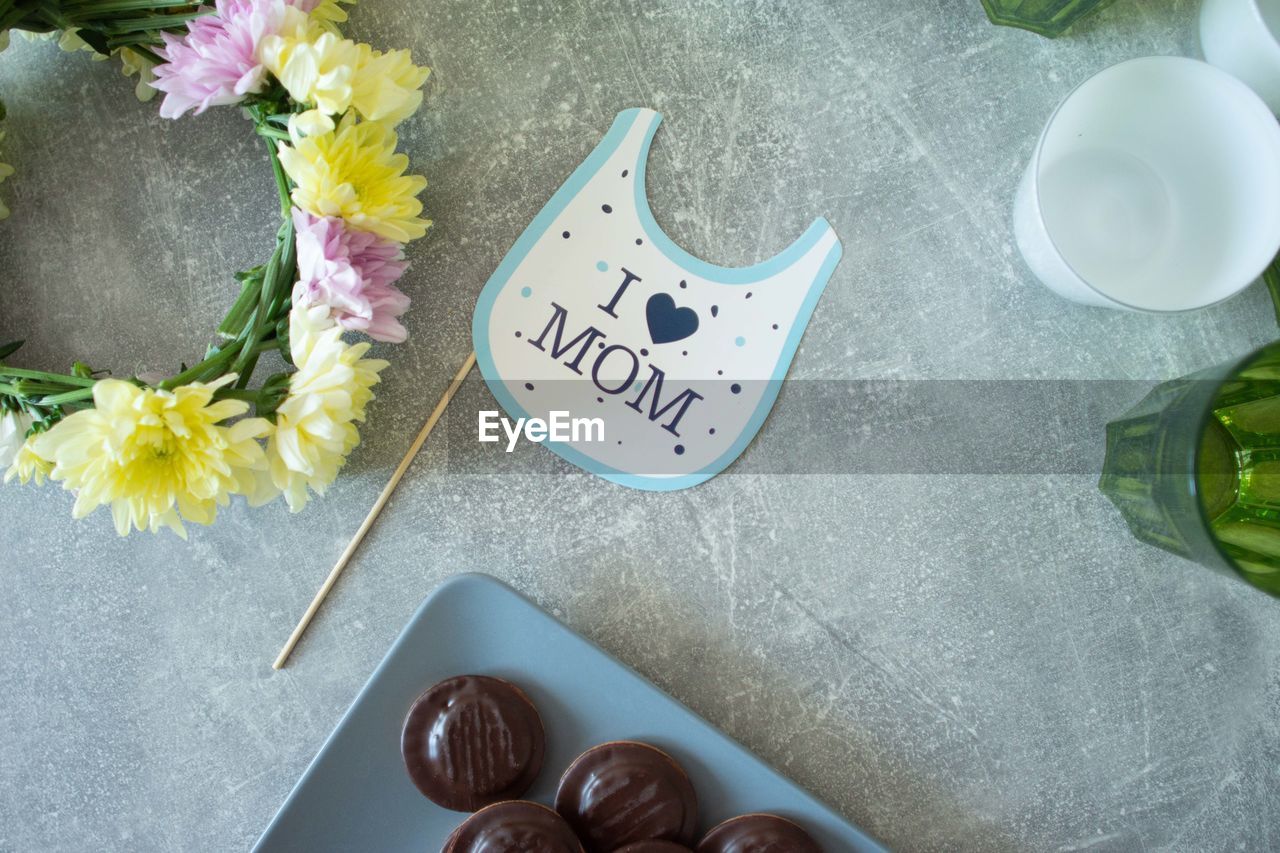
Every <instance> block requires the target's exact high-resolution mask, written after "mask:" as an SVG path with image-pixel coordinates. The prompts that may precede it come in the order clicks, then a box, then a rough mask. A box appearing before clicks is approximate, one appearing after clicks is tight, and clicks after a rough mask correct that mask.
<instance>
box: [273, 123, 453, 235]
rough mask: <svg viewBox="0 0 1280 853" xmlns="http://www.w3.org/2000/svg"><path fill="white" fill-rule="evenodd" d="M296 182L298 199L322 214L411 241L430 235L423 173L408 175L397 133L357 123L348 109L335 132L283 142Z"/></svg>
mask: <svg viewBox="0 0 1280 853" xmlns="http://www.w3.org/2000/svg"><path fill="white" fill-rule="evenodd" d="M279 154H280V163H281V165H283V166H284V169H285V171H286V172H287V173H288V174H289V177H290V178H291V179H292V180H293V182H294V184H295V186H294V188H293V203H294V204H296V205H297V206H298V207H300V208H302V209H303V210H305V211H307V212H308V213H312V214H314V215H316V216H338V217H341V218H342V219H345V220H346V221H347V224H348V225H350V226H351V227H353V228H357V229H359V230H362V231H372V232H373V233H375V234H377V235H378V236H380V237H385V238H386V239H388V240H394V241H396V242H397V243H407V242H408V241H410V240H416V239H417V238H419V237H421V236H422V235H423V234H425V233H427V227H428V226H429V225H430V224H431V223H430V222H428V221H427V220H425V219H422V218H421V217H420V216H419V214H420V213H422V202H420V201H418V199H417V198H416V196H417V195H418V193H420V192H422V191H423V189H425V188H426V186H427V179H426V178H424V177H422V176H421V175H405V174H404V171H405V169H407V168H408V167H409V158H408V157H406V156H405V155H403V154H397V153H396V135H395V132H394V131H392V130H391V129H390V128H388V127H387V126H386V125H384V124H382V123H381V122H376V121H366V122H359V123H357V122H356V120H355V117H354V116H352V115H351V114H350V113H348V114H347V115H346V116H345V117H344V118H343V119H342V121H341V122H340V123H339V125H338V127H337V128H336V129H335V130H334V131H332V132H331V133H322V134H319V135H317V136H308V137H306V138H299V139H295V140H294V143H293V145H292V146H289V145H286V144H285V143H283V142H281V143H280V144H279Z"/></svg>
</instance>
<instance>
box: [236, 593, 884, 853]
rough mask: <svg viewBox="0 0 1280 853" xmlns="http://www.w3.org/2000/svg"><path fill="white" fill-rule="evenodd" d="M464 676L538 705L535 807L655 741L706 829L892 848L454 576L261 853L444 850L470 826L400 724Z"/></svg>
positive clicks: (516, 604)
mask: <svg viewBox="0 0 1280 853" xmlns="http://www.w3.org/2000/svg"><path fill="white" fill-rule="evenodd" d="M464 673H478V674H484V675H494V676H497V677H499V678H506V679H509V680H510V681H512V682H514V683H515V684H517V685H519V686H520V687H521V688H522V689H524V690H525V692H527V693H528V694H529V696H530V698H531V699H533V702H534V704H535V705H537V707H538V710H539V712H540V713H541V715H542V720H543V723H544V725H545V726H546V729H547V751H546V758H545V761H544V763H543V770H542V773H541V775H540V776H539V778H538V781H537V784H535V785H534V787H533V789H532V790H531V791H530V792H529V793H528V794H527V795H526V796H527V798H528V799H532V800H537V801H539V802H542V803H548V804H549V803H551V802H552V800H553V798H554V796H555V789H556V783H557V781H558V780H559V776H560V773H561V772H563V770H564V769H565V768H566V767H568V766H569V763H570V762H571V761H573V759H574V758H576V757H577V756H578V755H579V754H580V753H581V752H582V751H583V750H585V749H587V748H588V747H590V746H594V745H595V744H598V743H603V742H605V741H609V740H618V739H631V740H641V741H646V742H648V743H652V744H654V745H655V746H657V747H659V748H661V749H664V750H666V751H667V752H668V753H670V754H671V755H672V756H674V757H675V758H676V760H678V761H679V762H680V763H681V764H682V765H683V766H684V768H685V769H686V770H687V771H688V773H689V776H690V777H691V778H692V780H693V784H694V787H695V788H696V789H697V792H698V799H699V811H700V813H701V819H702V824H703V829H706V828H709V827H710V826H711V825H712V824H714V823H717V822H718V821H721V820H723V819H725V818H728V817H732V816H733V815H737V814H743V813H746V812H752V811H771V812H775V813H777V814H781V815H784V816H786V817H790V818H792V819H793V820H796V821H797V822H799V823H801V824H802V825H803V826H804V827H805V828H807V829H808V830H809V831H810V833H811V834H812V835H813V836H814V837H815V838H816V839H817V840H818V841H819V842H820V843H821V844H822V846H823V848H824V849H826V850H827V851H841V850H853V851H882V850H883V849H884V848H882V847H881V846H880V845H879V844H877V843H876V842H875V841H873V840H871V838H869V837H868V836H867V835H865V834H864V833H862V832H861V831H859V830H857V829H855V828H854V827H852V826H850V825H849V823H848V822H846V821H845V820H843V819H842V818H841V817H840V816H839V815H837V814H835V813H834V812H833V811H831V809H829V808H828V807H826V806H824V805H823V804H822V803H820V802H818V801H817V800H815V799H814V798H813V797H811V796H809V795H808V794H806V793H805V792H804V791H802V790H800V789H799V788H798V787H796V786H795V785H794V784H792V783H791V782H789V781H788V780H787V779H785V778H784V777H783V776H782V775H780V774H779V773H777V772H776V771H775V770H773V769H771V768H770V767H768V766H766V765H765V764H764V762H762V761H761V760H760V759H758V758H756V757H755V756H754V755H752V754H751V753H749V752H747V751H746V750H745V749H744V748H743V747H742V746H740V745H739V744H737V743H736V742H734V741H732V740H730V739H729V738H728V737H727V736H726V735H724V734H723V733H721V732H720V731H718V730H717V729H715V728H714V727H712V726H711V725H710V724H709V723H707V722H706V721H705V720H703V719H702V718H701V717H698V716H697V715H696V714H694V713H693V712H692V711H690V710H689V709H688V708H686V707H684V706H683V705H681V704H680V703H679V702H676V701H675V700H674V699H672V698H671V697H669V696H667V695H666V694H665V693H663V692H662V691H660V690H659V689H658V688H656V687H655V686H653V685H652V684H650V683H649V682H648V681H646V680H645V679H643V678H641V677H640V676H639V675H637V674H636V673H635V672H633V671H632V670H630V669H628V668H627V667H626V666H624V665H623V664H621V663H619V662H618V661H616V660H614V659H613V658H611V657H610V656H609V655H607V654H605V653H604V652H603V651H601V650H600V649H598V648H596V647H595V646H594V645H592V644H591V643H589V642H587V641H586V640H584V639H583V638H582V637H579V636H578V635H577V634H575V633H573V632H572V631H570V630H569V629H568V628H566V627H565V626H564V625H562V624H560V623H559V622H557V621H556V620H555V619H554V618H552V617H551V616H550V615H549V614H548V613H546V612H545V611H543V610H541V609H540V608H539V607H538V606H537V605H535V604H533V603H532V602H530V601H529V600H527V599H526V598H524V597H523V596H521V595H520V594H519V593H517V592H516V591H515V590H513V589H511V588H510V587H508V586H506V585H505V584H503V583H501V582H500V581H498V580H495V579H494V578H491V577H489V576H488V575H474V574H473V575H459V576H457V577H454V578H451V579H450V580H448V581H446V582H444V583H443V584H441V585H440V586H439V587H438V588H437V589H436V590H435V591H434V592H433V593H432V594H431V595H430V596H429V597H428V598H427V600H426V601H425V602H423V604H422V606H421V607H420V608H419V609H418V612H417V613H415V614H414V616H413V618H412V619H411V620H409V624H408V625H407V626H405V629H404V631H403V632H401V634H400V637H399V638H398V639H397V640H396V642H395V645H393V646H392V647H391V651H389V652H387V656H386V657H385V658H383V659H382V663H381V664H379V665H378V668H377V670H376V671H375V672H374V673H373V676H372V677H370V679H369V681H368V683H367V684H365V686H364V689H363V690H361V691H360V695H359V696H357V697H356V701H355V702H354V703H352V705H351V708H350V709H348V710H347V713H346V715H345V716H344V717H343V718H342V721H341V722H339V723H338V727H337V728H335V729H334V730H333V733H332V734H331V735H329V739H328V740H327V741H325V744H324V746H323V747H321V748H320V754H319V755H317V756H316V757H315V760H313V761H312V762H311V766H310V767H308V768H307V770H306V772H305V773H303V774H302V778H301V779H299V780H298V784H297V785H295V786H294V788H293V791H292V792H291V793H290V794H289V798H288V799H287V800H285V803H284V805H283V806H281V807H280V811H279V812H277V813H276V816H275V818H273V819H272V821H271V825H270V826H268V827H267V830H266V832H264V833H263V834H262V837H261V838H259V839H258V843H257V845H256V846H255V847H254V850H255V851H259V853H268V852H269V851H272V852H274V851H308V853H317V851H327V850H334V851H338V850H341V851H401V850H403V851H414V853H424V851H435V850H439V849H440V846H441V844H443V843H444V840H445V838H446V837H447V836H448V835H449V833H450V832H452V831H453V829H454V827H456V826H457V825H458V823H459V822H460V821H461V820H462V818H463V817H465V815H462V814H459V813H457V812H451V811H447V810H445V809H442V808H440V807H439V806H436V805H435V804H433V803H431V802H430V801H429V800H427V799H426V798H425V797H423V796H422V795H421V794H420V793H418V790H417V788H415V787H414V786H413V783H412V782H410V781H409V777H408V775H407V774H406V773H405V769H404V764H403V763H402V761H401V758H400V727H401V725H402V723H403V722H404V716H405V713H406V712H407V711H408V710H409V706H410V705H411V704H412V703H413V700H414V699H416V698H417V697H418V695H419V694H420V693H421V692H422V691H423V690H425V689H426V688H427V687H430V686H431V685H432V684H434V683H435V682H437V681H440V680H441V679H444V678H447V677H449V676H452V675H461V674H464Z"/></svg>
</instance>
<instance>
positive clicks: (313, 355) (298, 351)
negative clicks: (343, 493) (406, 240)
mask: <svg viewBox="0 0 1280 853" xmlns="http://www.w3.org/2000/svg"><path fill="white" fill-rule="evenodd" d="M289 349H290V353H291V355H292V356H293V363H294V364H295V365H297V367H298V370H297V371H296V372H295V373H294V374H293V375H292V376H291V377H289V396H288V397H286V398H285V400H284V402H283V403H281V404H280V406H279V407H278V408H277V409H276V428H275V430H274V431H273V432H272V433H271V438H270V441H269V442H268V444H267V459H268V462H269V465H270V475H271V483H272V485H273V486H274V487H275V488H276V489H278V490H279V491H280V492H283V493H284V499H285V501H287V502H288V504H289V509H290V510H292V511H294V512H298V511H299V510H301V509H302V508H303V507H305V506H306V505H307V501H308V500H309V498H310V495H309V494H308V489H309V490H310V491H312V492H315V493H316V494H317V495H323V494H324V493H325V490H326V489H327V488H328V487H329V485H330V484H332V483H333V481H334V480H335V479H336V478H337V476H338V471H339V470H341V468H342V466H343V465H344V464H345V463H346V461H347V454H349V453H350V452H351V451H352V450H353V449H354V448H355V447H356V445H358V444H359V443H360V431H359V429H357V427H356V423H357V422H359V423H363V422H364V416H365V407H366V406H367V405H368V403H369V401H370V400H372V399H373V391H372V388H373V386H374V385H376V384H377V383H378V381H379V378H378V374H379V373H380V372H381V371H382V370H383V369H384V368H385V367H386V366H387V362H385V361H382V360H381V359H372V358H364V357H363V356H364V354H365V353H366V352H367V351H368V350H369V344H368V343H358V344H348V343H346V342H345V341H343V340H342V329H341V328H340V327H339V326H337V325H336V324H335V323H334V322H333V321H332V320H331V319H330V318H329V309H328V308H327V307H326V306H324V305H316V306H313V307H311V308H308V309H304V308H302V307H297V308H295V309H294V310H293V311H292V312H290V314H289ZM264 497H266V494H264V493H263V492H261V491H260V492H259V494H258V495H256V496H255V499H256V500H257V501H258V502H261V500H262V498H264Z"/></svg>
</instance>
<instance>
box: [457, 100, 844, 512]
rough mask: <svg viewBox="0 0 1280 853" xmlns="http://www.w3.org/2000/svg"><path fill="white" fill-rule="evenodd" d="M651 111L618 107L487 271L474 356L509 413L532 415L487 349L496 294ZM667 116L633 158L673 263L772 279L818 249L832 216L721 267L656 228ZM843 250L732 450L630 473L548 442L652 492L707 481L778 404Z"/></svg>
mask: <svg viewBox="0 0 1280 853" xmlns="http://www.w3.org/2000/svg"><path fill="white" fill-rule="evenodd" d="M645 112H647V111H646V110H641V109H638V108H632V109H629V110H624V111H622V112H621V113H619V114H618V117H617V118H615V119H614V121H613V126H612V127H610V128H609V132H608V133H607V134H606V135H605V137H604V139H602V140H601V141H600V144H599V145H597V146H596V149H595V150H594V151H592V152H591V154H590V156H588V157H587V159H586V160H584V161H583V162H582V164H581V165H579V166H578V168H576V169H574V170H573V174H571V175H570V176H569V178H568V180H566V181H565V182H564V184H563V185H562V186H561V187H560V189H558V190H556V192H555V195H553V196H551V199H550V200H549V201H548V202H547V203H546V205H544V206H543V208H542V210H540V211H539V212H538V215H537V216H535V217H534V219H533V221H532V222H530V223H529V226H528V227H527V228H525V230H524V233H522V234H521V235H520V237H519V239H517V240H516V242H515V245H513V246H512V247H511V249H510V251H508V252H507V254H506V257H504V258H503V259H502V263H500V264H499V265H498V268H497V269H496V270H494V272H493V275H491V276H490V277H489V280H488V281H487V282H485V285H484V287H483V288H482V289H481V291H480V297H479V299H478V300H477V301H476V310H475V313H474V315H472V319H471V338H472V342H473V344H474V346H475V350H476V363H477V364H479V366H480V374H481V376H483V377H484V381H485V384H486V385H488V386H489V391H490V392H491V393H492V394H493V396H494V397H495V398H497V400H498V403H499V404H501V405H502V408H503V409H505V410H506V411H507V414H508V415H513V416H515V417H517V418H528V417H530V415H529V413H528V412H526V411H525V410H524V407H523V406H521V405H520V403H519V402H518V401H517V400H516V398H515V396H514V395H513V394H512V393H511V392H510V390H508V389H507V386H506V383H505V382H504V381H503V380H502V377H501V376H499V375H498V370H497V367H496V365H495V364H494V361H493V353H492V351H491V350H490V348H489V319H490V317H491V315H492V314H493V304H494V302H495V301H497V298H498V294H499V293H501V292H502V289H503V288H504V287H505V286H506V285H507V283H508V282H510V280H511V277H512V275H514V273H515V271H516V269H517V268H519V266H520V264H521V263H522V262H523V261H524V259H525V257H526V256H527V255H528V254H529V252H530V251H531V250H532V249H533V247H534V246H535V245H536V244H537V242H538V240H540V239H541V238H542V236H543V235H544V234H546V233H547V231H548V230H549V229H550V228H551V225H552V223H554V222H555V220H556V218H557V217H559V216H560V214H561V213H562V212H563V211H564V209H565V208H566V207H567V206H568V204H569V202H570V201H571V200H573V199H574V198H576V197H577V195H578V193H579V192H580V191H581V190H582V188H583V187H585V186H586V184H587V182H588V181H590V180H591V178H593V177H594V176H595V175H596V173H597V172H599V171H600V169H601V168H602V167H603V166H604V164H605V163H606V162H607V161H608V160H609V158H610V157H612V156H613V155H614V154H615V153H616V152H617V150H618V148H619V147H620V146H621V145H622V143H623V141H624V140H625V139H626V138H627V134H628V133H629V132H630V130H631V128H632V127H634V126H635V124H636V123H637V122H638V121H639V120H640V118H641V117H642V116H643V115H644V114H645ZM661 121H662V115H661V114H660V113H653V118H652V119H651V121H650V126H649V128H648V131H647V133H646V135H645V140H644V143H643V144H642V145H641V147H640V152H639V156H638V158H637V163H636V165H635V168H636V177H635V193H636V210H637V212H638V214H639V217H640V222H641V225H642V226H643V228H644V230H645V233H646V234H648V236H649V239H650V240H651V241H652V242H653V243H654V244H655V245H656V246H657V247H658V248H659V249H660V250H661V251H662V252H663V253H664V254H665V255H666V256H667V257H668V258H669V259H670V260H671V261H672V262H674V263H676V264H677V265H679V266H681V267H684V268H686V269H688V270H689V271H690V272H693V273H694V274H696V275H698V276H699V277H701V278H704V279H706V280H708V281H714V282H716V283H718V284H748V283H752V282H756V281H760V280H761V279H764V278H767V277H769V276H771V275H773V274H774V273H776V272H779V271H781V270H783V269H785V268H786V267H788V266H790V265H791V264H793V263H795V262H796V261H797V260H799V259H800V258H801V257H802V256H803V255H804V253H805V252H807V251H809V250H810V249H812V248H813V246H814V245H815V244H816V243H817V242H818V240H820V239H821V238H822V235H823V234H824V233H825V232H826V231H827V230H828V229H829V228H830V227H831V226H830V225H829V224H828V222H827V220H826V219H822V218H819V219H817V220H815V221H814V223H813V224H812V225H810V226H809V228H808V229H807V230H806V231H805V233H804V234H803V235H802V236H801V237H800V239H798V240H796V241H795V242H794V243H792V244H791V245H790V246H789V247H788V248H787V249H785V250H784V251H783V252H782V253H780V254H778V255H776V256H774V257H773V258H770V259H769V260H766V261H762V262H761V263H759V264H756V265H754V266H750V267H720V266H716V265H714V264H709V263H707V262H706V261H702V260H700V259H698V258H696V257H694V256H693V255H690V254H689V253H688V252H686V251H685V250H684V249H681V248H680V247H679V246H677V245H676V244H675V243H674V242H673V241H672V240H671V239H670V238H669V237H668V236H667V235H666V234H665V233H664V232H663V231H662V229H661V228H659V227H658V223H657V222H656V221H655V220H654V218H653V213H652V211H651V210H650V208H649V201H648V198H647V195H646V193H645V163H646V161H647V160H648V152H649V146H650V144H651V142H652V140H653V136H654V134H655V133H656V132H657V129H658V125H659V124H660V123H661ZM842 252H843V250H842V248H841V245H840V240H839V238H838V237H837V238H836V241H835V243H834V244H833V245H832V247H831V250H830V251H829V252H828V253H827V256H826V258H825V259H824V260H823V262H822V266H821V267H820V268H819V269H818V273H817V275H816V276H815V277H814V279H813V282H812V284H810V286H809V292H808V294H807V295H806V296H805V300H804V302H803V303H802V304H801V306H800V310H799V311H797V312H796V320H795V323H794V324H793V325H792V327H791V331H790V333H789V334H788V336H787V340H786V342H785V343H784V344H783V347H782V353H781V355H779V356H778V361H777V363H776V364H775V365H774V370H773V375H772V376H771V377H770V378H769V380H768V385H767V387H766V388H765V390H764V393H763V394H762V395H761V397H760V402H759V403H758V404H757V405H756V409H755V411H754V412H753V413H752V415H751V418H750V419H749V420H748V421H747V425H746V426H745V427H744V428H743V430H742V432H741V433H740V434H739V435H738V438H737V440H736V441H734V443H733V445H732V446H731V447H730V448H729V449H728V450H726V451H725V452H724V453H723V454H721V455H720V456H719V458H717V459H716V460H715V461H713V462H711V463H710V464H708V465H707V466H705V467H704V468H702V469H701V470H700V471H696V472H694V473H692V474H684V475H681V476H678V477H675V476H673V477H663V476H660V475H650V474H629V473H626V472H624V471H619V470H617V469H615V468H612V467H610V466H609V465H606V464H604V463H603V462H600V461H599V460H596V459H593V458H591V457H590V456H587V455H586V454H585V453H583V452H581V451H580V450H577V449H576V448H574V447H573V446H572V445H570V444H567V443H564V442H556V441H545V442H543V444H544V445H545V446H546V447H547V448H549V449H550V450H551V451H552V452H554V453H556V454H557V455H558V456H560V457H561V458H562V459H565V460H567V461H569V462H572V463H573V464H574V465H577V466H578V467H579V468H583V469H584V470H587V471H590V472H591V473H592V474H596V475H598V476H600V477H604V478H605V479H606V480H609V481H611V482H614V483H617V484H619V485H622V486H628V487H630V488H633V489H643V490H645V491H654V492H669V491H676V490H678V489H687V488H689V487H690V486H696V485H698V484H699V483H704V482H706V481H707V480H709V479H711V478H712V477H714V476H715V475H716V474H719V473H720V472H721V471H723V470H724V469H725V468H728V467H729V466H730V465H731V464H733V461H734V460H735V459H737V458H738V457H739V456H741V455H742V452H743V451H744V450H746V448H747V445H749V444H750V443H751V441H752V440H753V439H754V438H755V436H756V433H757V432H759V431H760V427H761V426H762V425H763V424H764V420H765V418H767V417H768V416H769V412H771V411H772V410H773V404H774V402H775V401H776V400H777V398H778V392H779V391H780V390H781V388H782V380H783V379H784V378H785V377H786V374H787V369H788V368H789V367H790V366H791V359H792V357H793V356H794V355H795V351H796V349H797V348H798V347H799V346H800V339H801V337H803V335H804V332H805V329H806V328H808V325H809V319H810V317H812V316H813V310H814V308H816V307H817V304H818V299H820V298H821V296H822V293H823V291H824V290H825V289H826V286H827V281H828V280H829V279H830V278H831V273H832V272H833V271H834V270H835V268H836V264H838V263H839V262H840V257H841V255H842Z"/></svg>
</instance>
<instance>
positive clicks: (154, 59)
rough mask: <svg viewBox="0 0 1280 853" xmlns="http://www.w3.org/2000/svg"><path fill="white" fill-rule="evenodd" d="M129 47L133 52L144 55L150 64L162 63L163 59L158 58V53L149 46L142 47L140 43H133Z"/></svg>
mask: <svg viewBox="0 0 1280 853" xmlns="http://www.w3.org/2000/svg"><path fill="white" fill-rule="evenodd" d="M130 49H131V50H132V51H133V52H134V53H139V54H142V56H144V57H146V59H147V61H148V62H150V63H151V64H152V65H161V64H163V63H164V60H163V59H161V58H160V55H159V54H157V53H156V52H155V51H153V50H152V49H151V48H149V47H143V46H142V45H140V44H135V45H130Z"/></svg>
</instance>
